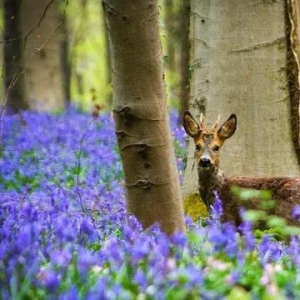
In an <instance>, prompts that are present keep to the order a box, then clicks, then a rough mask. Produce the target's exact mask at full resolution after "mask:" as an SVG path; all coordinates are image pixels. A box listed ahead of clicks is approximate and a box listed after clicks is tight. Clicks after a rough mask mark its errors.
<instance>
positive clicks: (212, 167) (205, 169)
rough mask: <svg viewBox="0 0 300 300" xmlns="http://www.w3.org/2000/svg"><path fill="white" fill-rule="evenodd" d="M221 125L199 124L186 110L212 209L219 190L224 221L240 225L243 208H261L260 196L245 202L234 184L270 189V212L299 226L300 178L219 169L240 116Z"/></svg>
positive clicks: (200, 177)
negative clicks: (250, 175)
mask: <svg viewBox="0 0 300 300" xmlns="http://www.w3.org/2000/svg"><path fill="white" fill-rule="evenodd" d="M218 125H219V120H218V121H216V122H215V124H214V125H213V127H212V129H210V130H208V129H207V128H206V127H205V125H204V123H203V121H201V120H200V123H199V124H198V123H197V122H196V121H195V120H194V118H193V117H192V115H191V114H190V113H189V112H185V114H184V117H183V126H184V129H185V131H186V133H187V134H188V135H189V136H191V137H192V138H193V139H194V143H195V162H196V164H197V169H198V180H199V193H200V196H201V199H202V200H203V202H204V203H205V205H206V206H207V209H208V211H210V206H211V205H212V204H213V203H214V201H215V195H214V191H216V192H217V193H218V195H219V197H220V199H221V200H222V203H223V210H224V212H223V216H222V220H223V221H230V222H232V223H234V224H235V225H237V226H238V225H239V224H240V222H241V218H240V214H239V210H240V207H241V206H245V207H246V208H248V209H259V208H260V199H250V200H248V201H245V202H243V204H241V201H240V200H239V198H238V197H237V196H236V195H234V194H233V193H232V187H233V186H238V187H242V188H249V189H250V188H251V189H256V190H269V191H270V192H271V194H272V200H273V201H275V205H274V207H272V208H271V209H269V210H268V213H269V214H272V215H276V216H278V217H282V218H284V219H285V220H286V221H287V223H288V224H290V225H299V222H298V221H296V220H294V219H293V218H292V216H291V214H292V210H293V208H294V206H295V205H300V178H293V177H273V178H248V177H227V176H225V175H224V174H223V173H222V172H221V171H220V169H219V155H220V149H221V147H222V146H223V144H224V142H225V140H227V139H229V138H230V137H231V136H232V135H233V134H234V132H235V130H236V127H237V117H236V115H234V114H232V115H231V116H230V117H229V119H228V120H227V121H226V122H225V123H224V124H223V125H222V126H221V127H220V128H219V129H218V130H217V128H218Z"/></svg>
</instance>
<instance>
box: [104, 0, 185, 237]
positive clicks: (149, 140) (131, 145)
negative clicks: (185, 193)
mask: <svg viewBox="0 0 300 300" xmlns="http://www.w3.org/2000/svg"><path fill="white" fill-rule="evenodd" d="M102 4H103V7H104V10H105V16H106V22H107V30H108V35H109V41H110V53H111V69H112V83H113V112H114V119H115V122H116V135H117V140H118V145H119V149H120V154H121V159H122V164H123V169H124V175H125V189H126V202H127V210H128V213H129V214H133V215H135V216H136V217H137V218H138V220H139V221H140V222H141V224H142V225H143V227H144V228H147V227H149V226H150V225H152V224H153V223H155V222H158V223H159V224H160V225H161V228H162V230H163V231H165V232H167V233H173V232H174V231H176V230H181V231H184V230H185V224H184V217H183V205H182V195H181V189H180V184H179V178H178V171H177V167H176V161H175V155H174V149H173V145H172V140H171V134H170V125H169V116H168V110H167V105H166V94H165V83H164V74H163V67H162V49H161V43H160V39H159V27H158V12H159V10H158V6H157V2H156V1H155V0H147V1H139V0H128V1H118V0H105V1H102Z"/></svg>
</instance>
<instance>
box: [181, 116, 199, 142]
mask: <svg viewBox="0 0 300 300" xmlns="http://www.w3.org/2000/svg"><path fill="white" fill-rule="evenodd" d="M183 127H184V129H185V132H186V133H187V134H188V135H189V136H191V137H195V136H197V135H198V134H199V133H200V127H199V125H198V123H197V122H196V121H195V120H194V118H193V117H192V115H191V114H190V112H188V111H186V112H185V113H184V115H183Z"/></svg>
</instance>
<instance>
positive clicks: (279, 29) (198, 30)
mask: <svg viewBox="0 0 300 300" xmlns="http://www.w3.org/2000/svg"><path fill="white" fill-rule="evenodd" d="M286 9H287V2H286V0H280V1H254V0H253V1H249V0H228V1H222V0H203V1H196V0H193V1H192V8H191V30H192V31H191V40H192V51H191V56H192V60H191V66H192V69H193V75H192V81H191V99H190V102H191V110H192V112H193V113H194V115H195V116H199V112H200V110H202V111H203V112H204V113H205V115H206V116H207V121H208V123H209V122H210V123H212V122H213V121H214V120H215V119H216V118H217V116H218V114H221V119H222V120H225V119H226V118H227V117H228V116H229V115H230V113H235V114H237V116H238V120H239V125H238V129H237V132H236V134H235V137H234V138H233V139H232V140H231V141H229V142H228V143H227V145H225V147H224V150H223V152H222V157H221V160H220V162H221V169H222V170H223V171H224V172H225V173H226V174H228V175H252V176H281V175H286V176H294V175H299V164H298V159H297V155H296V151H295V145H294V144H293V138H292V136H293V134H292V131H293V128H292V126H291V98H290V89H289V87H290V85H289V84H288V73H289V69H288V68H287V67H288V61H287V53H288V42H287V41H288V39H289V36H288V35H289V34H288V31H286V25H287V24H286V21H287V18H286V13H287V11H286ZM287 71H288V72H287ZM298 80H299V73H298ZM298 94H299V93H298ZM298 100H299V99H298ZM298 104H299V103H298ZM298 106H299V105H298ZM297 111H299V110H298V107H297ZM298 132H299V129H298ZM297 137H298V135H297ZM193 152H194V146H193V143H190V145H189V154H188V166H187V169H186V172H185V183H184V194H187V193H189V192H190V191H191V190H193V189H196V188H195V184H196V182H197V175H196V172H195V169H196V168H194V171H192V164H193Z"/></svg>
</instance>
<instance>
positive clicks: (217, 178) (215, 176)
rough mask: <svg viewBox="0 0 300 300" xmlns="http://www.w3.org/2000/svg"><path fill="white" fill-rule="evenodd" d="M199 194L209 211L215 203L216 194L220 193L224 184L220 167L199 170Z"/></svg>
mask: <svg viewBox="0 0 300 300" xmlns="http://www.w3.org/2000/svg"><path fill="white" fill-rule="evenodd" d="M198 179H199V192H200V196H201V199H202V200H203V202H204V203H205V205H206V207H207V209H208V210H210V206H211V205H212V204H213V203H214V201H215V195H214V191H215V192H220V191H221V189H222V187H223V184H224V175H223V173H222V172H221V171H220V170H219V168H218V167H213V168H209V169H202V168H198Z"/></svg>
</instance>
